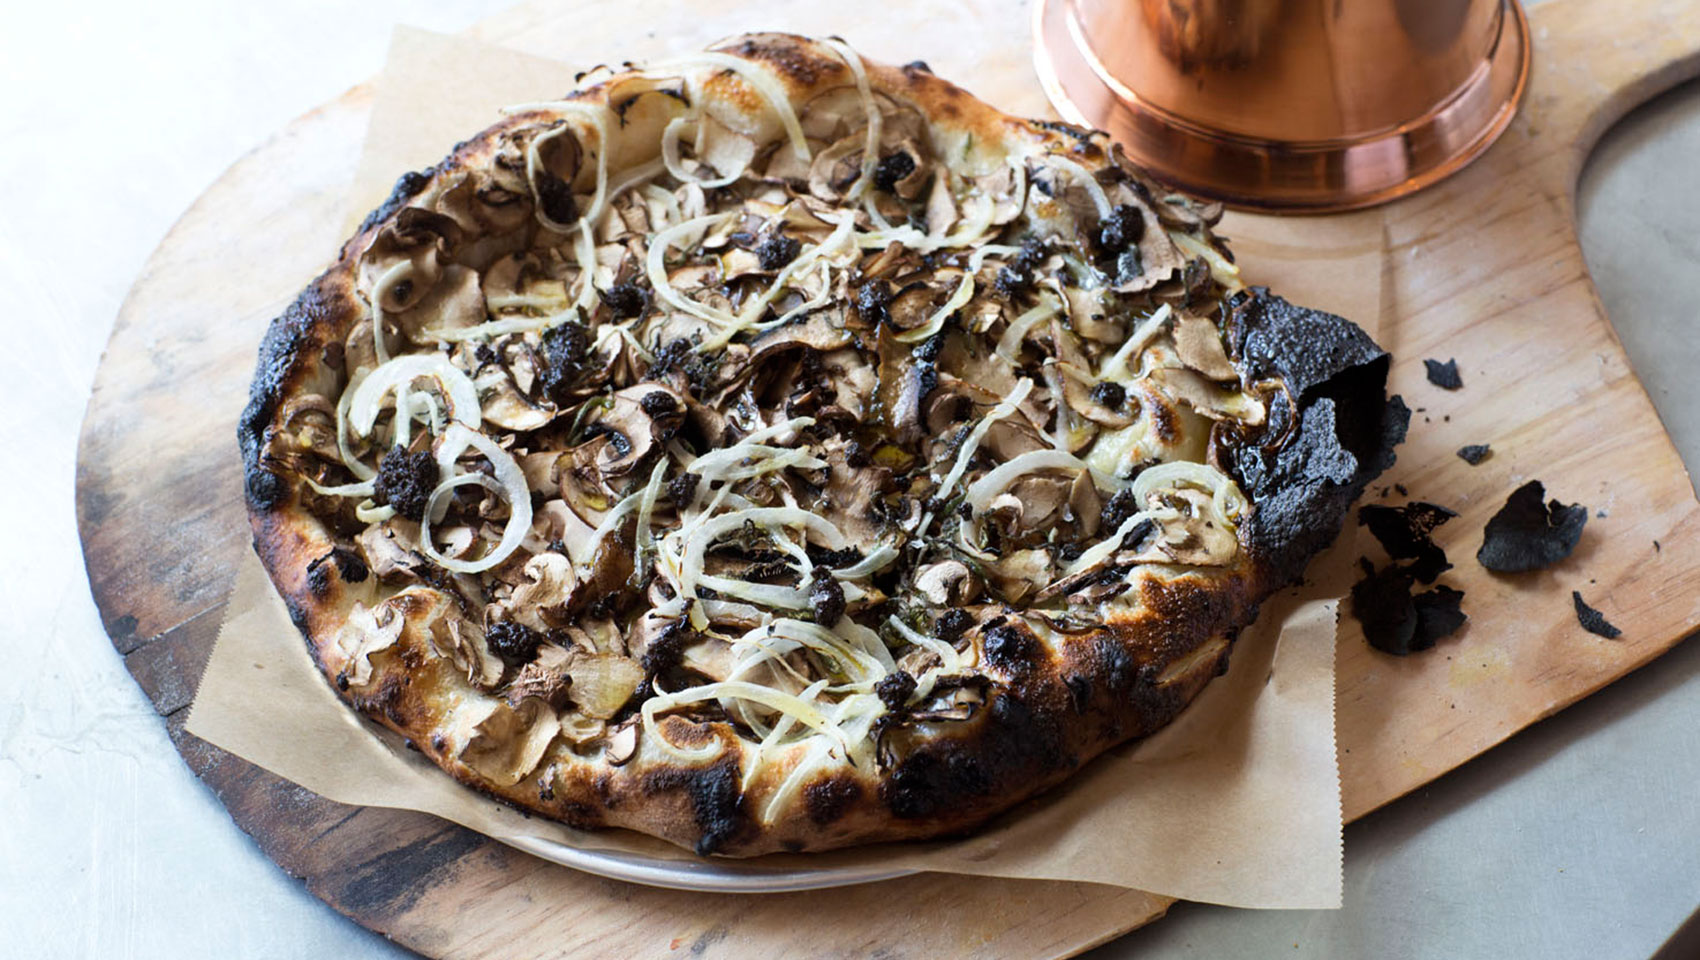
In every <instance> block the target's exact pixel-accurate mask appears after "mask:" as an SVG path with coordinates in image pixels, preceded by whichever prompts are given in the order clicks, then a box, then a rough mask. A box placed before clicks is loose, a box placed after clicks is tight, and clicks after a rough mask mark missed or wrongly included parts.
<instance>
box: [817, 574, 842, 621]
mask: <svg viewBox="0 0 1700 960" xmlns="http://www.w3.org/2000/svg"><path fill="white" fill-rule="evenodd" d="M815 573H816V576H815V581H814V583H812V584H810V585H809V604H810V605H811V606H813V607H814V613H815V622H816V623H818V624H820V625H821V626H823V627H830V626H832V625H833V624H835V623H837V622H838V621H839V620H840V619H842V618H843V616H844V588H843V587H841V586H839V585H838V578H837V577H835V576H833V575H832V573H831V572H830V571H828V570H826V569H824V568H817V569H816V571H815Z"/></svg>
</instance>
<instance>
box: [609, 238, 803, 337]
mask: <svg viewBox="0 0 1700 960" xmlns="http://www.w3.org/2000/svg"><path fill="white" fill-rule="evenodd" d="M792 242H793V243H795V242H796V241H792ZM792 256H795V254H792ZM787 262H789V261H787ZM780 266H784V264H781V265H780ZM600 296H601V298H602V302H603V303H605V304H607V305H608V310H609V312H610V313H612V314H613V315H614V319H616V320H629V319H631V318H632V317H640V316H643V312H644V311H645V310H647V309H649V291H648V290H645V289H644V288H642V287H640V286H638V285H637V284H635V283H633V282H631V281H630V280H625V281H621V282H620V283H616V284H614V285H613V286H612V287H609V288H608V292H607V293H603V294H600Z"/></svg>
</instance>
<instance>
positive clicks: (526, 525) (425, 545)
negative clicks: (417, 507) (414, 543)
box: [419, 423, 531, 573]
mask: <svg viewBox="0 0 1700 960" xmlns="http://www.w3.org/2000/svg"><path fill="white" fill-rule="evenodd" d="M468 447H471V448H473V449H476V450H477V451H478V452H479V453H481V454H483V455H484V457H485V458H486V459H487V460H489V461H490V465H491V467H493V468H494V469H495V473H496V477H495V479H494V480H492V479H491V478H490V477H487V476H485V475H484V474H482V473H463V474H460V475H458V476H451V475H450V474H451V473H452V471H453V470H454V464H455V461H456V460H457V459H459V457H460V455H461V453H462V452H464V451H465V450H466V449H467V448H468ZM437 466H438V469H439V470H440V471H441V473H442V474H443V476H444V477H445V478H446V479H444V480H443V481H442V482H441V483H439V484H438V485H437V489H435V490H433V491H431V497H430V499H429V500H427V501H426V502H425V515H424V517H423V518H422V519H421V520H420V523H419V548H420V551H421V552H423V553H424V554H425V555H426V556H427V557H429V558H431V560H432V561H433V562H434V563H436V564H437V565H438V566H440V567H442V568H444V569H445V570H453V571H454V572H456V573H481V572H483V571H485V570H488V569H490V568H491V567H494V566H496V565H497V564H499V563H501V562H502V561H504V560H506V559H507V558H508V557H509V556H511V555H513V552H514V551H515V550H518V549H519V547H520V544H521V543H523V542H524V541H525V537H526V534H528V533H530V531H531V491H530V489H529V488H527V487H526V485H525V474H524V473H523V472H522V471H521V470H520V468H519V464H518V463H517V462H515V461H514V458H513V457H512V456H511V455H509V453H508V452H507V451H506V450H503V449H502V448H501V447H498V446H497V445H496V442H495V441H494V440H491V439H490V438H489V437H486V436H485V435H483V434H482V433H478V432H476V431H473V430H470V429H468V428H467V427H465V426H463V425H461V424H459V423H453V424H450V425H449V428H448V429H447V430H445V431H443V435H442V436H441V437H440V438H438V440H437ZM469 477H470V478H473V479H467V478H469ZM468 483H476V484H479V485H480V486H482V487H484V488H485V489H487V490H490V491H492V492H496V493H500V494H502V496H503V498H504V499H506V500H507V501H508V523H507V526H506V527H504V528H503V529H502V540H501V542H500V543H498V544H497V545H496V546H495V547H494V548H493V549H491V550H490V551H489V552H488V553H486V554H485V555H484V556H483V557H480V558H479V559H477V560H470V561H469V560H459V559H456V558H454V557H445V556H443V555H442V554H441V553H440V552H438V550H437V547H436V545H435V544H433V543H432V542H431V523H432V521H434V520H441V519H442V517H443V514H444V513H446V512H447V511H448V504H447V503H446V502H444V501H443V497H444V496H445V495H447V494H448V493H449V492H450V491H452V490H453V489H455V488H456V487H461V486H465V485H466V484H468Z"/></svg>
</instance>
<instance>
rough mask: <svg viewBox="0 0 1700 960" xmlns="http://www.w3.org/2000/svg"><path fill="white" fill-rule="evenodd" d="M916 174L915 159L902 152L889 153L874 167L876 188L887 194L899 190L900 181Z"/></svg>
mask: <svg viewBox="0 0 1700 960" xmlns="http://www.w3.org/2000/svg"><path fill="white" fill-rule="evenodd" d="M914 172H915V158H914V157H911V156H910V155H909V154H907V153H905V152H903V151H902V150H899V151H897V152H896V153H888V154H886V155H885V156H883V157H881V158H880V160H879V163H877V164H875V165H874V187H875V188H877V189H879V190H884V191H885V192H886V193H890V192H891V191H893V190H895V189H897V184H898V181H900V180H902V179H903V178H905V177H907V176H909V175H910V174H911V173H914Z"/></svg>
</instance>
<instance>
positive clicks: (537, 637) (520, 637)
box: [484, 620, 543, 667]
mask: <svg viewBox="0 0 1700 960" xmlns="http://www.w3.org/2000/svg"><path fill="white" fill-rule="evenodd" d="M542 642H543V637H542V635H541V634H539V633H538V632H537V631H536V630H533V629H531V628H530V627H528V626H526V625H525V624H523V623H515V622H514V621H512V620H500V621H497V622H496V623H492V624H490V629H488V630H486V631H484V643H485V644H486V645H487V646H489V648H490V652H491V653H493V654H495V655H496V656H498V657H500V658H502V662H503V663H506V664H507V665H509V666H511V667H520V666H524V665H525V664H528V663H530V662H531V661H533V660H535V659H537V647H538V645H539V644H541V643H542Z"/></svg>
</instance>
